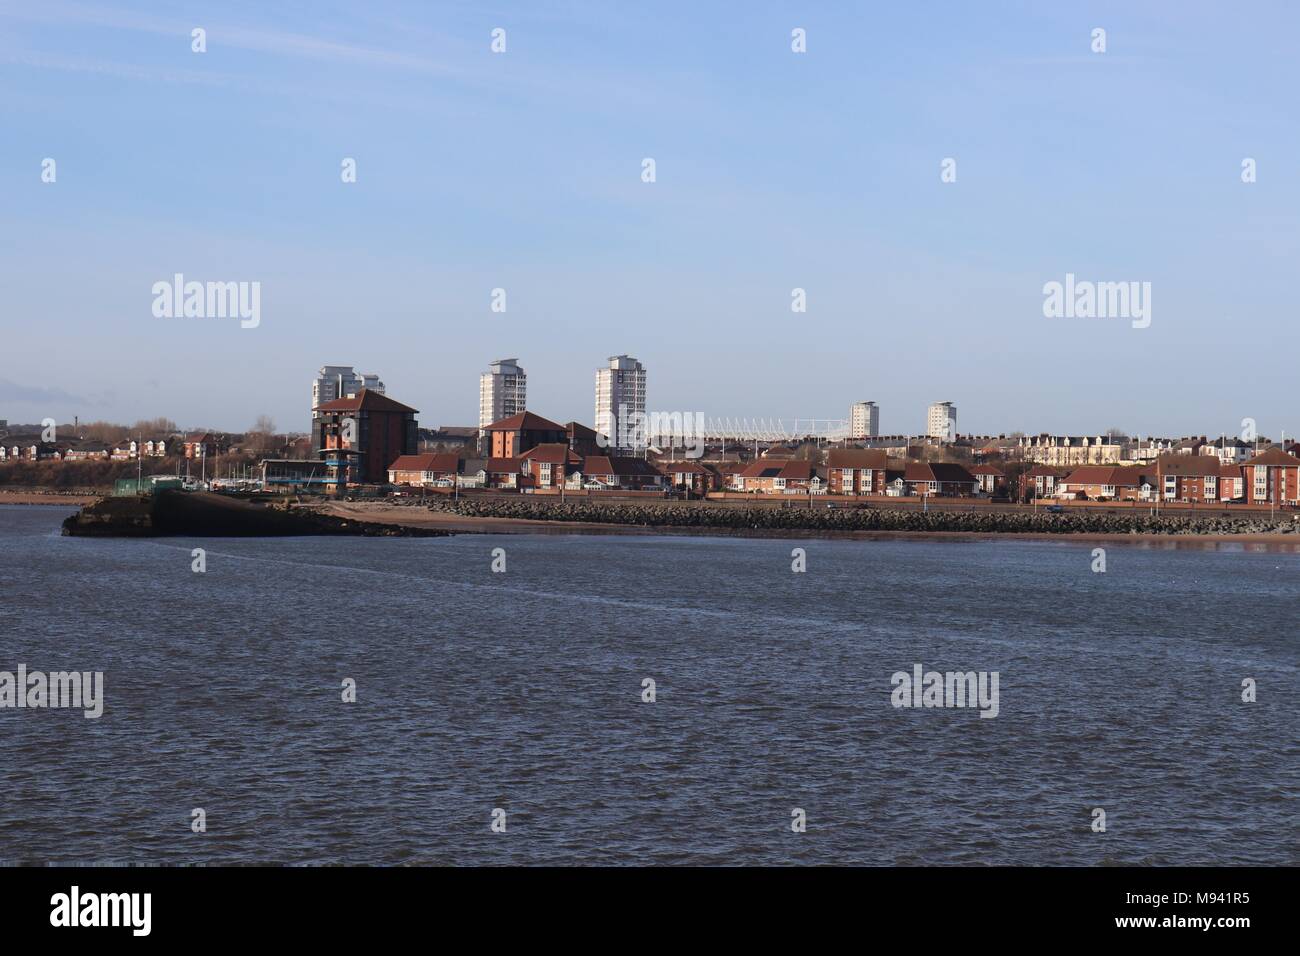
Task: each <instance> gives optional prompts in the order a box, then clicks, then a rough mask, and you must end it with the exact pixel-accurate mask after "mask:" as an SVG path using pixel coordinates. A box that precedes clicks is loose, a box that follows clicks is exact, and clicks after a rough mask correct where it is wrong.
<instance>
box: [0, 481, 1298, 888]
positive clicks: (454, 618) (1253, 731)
mask: <svg viewBox="0 0 1300 956" xmlns="http://www.w3.org/2000/svg"><path fill="white" fill-rule="evenodd" d="M65 513H66V512H65V510H64V509H62V508H51V507H39V508H38V507H14V506H5V507H0V582H2V590H3V608H2V609H0V670H9V671H13V670H14V669H16V667H17V665H18V664H19V663H25V664H27V665H28V667H29V669H32V670H47V671H48V670H63V669H79V670H102V671H104V672H105V686H106V698H107V702H106V705H105V712H104V716H103V717H101V718H100V719H98V720H87V719H85V718H84V717H83V716H82V715H81V712H80V711H66V710H0V731H2V732H3V739H4V744H5V748H4V788H3V797H0V861H7V862H10V863H38V864H44V863H107V862H137V863H210V864H216V863H310V864H317V863H337V862H343V863H376V864H436V863H455V864H503V863H511V864H543V863H555V864H577V863H603V864H621V863H692V864H739V863H748V864H773V863H840V864H894V863H906V864H921V863H939V864H969V863H990V864H1006V863H1028V864H1073V865H1091V864H1099V863H1137V864H1214V863H1228V864H1237V863H1289V864H1293V865H1294V864H1296V863H1297V862H1300V841H1298V838H1297V827H1296V823H1297V817H1296V795H1297V778H1298V776H1300V759H1298V758H1300V744H1298V738H1300V734H1298V733H1297V730H1298V729H1300V721H1298V720H1297V701H1300V693H1298V691H1300V675H1298V669H1297V637H1296V626H1295V621H1296V612H1297V609H1298V608H1300V600H1298V594H1297V582H1298V581H1300V554H1297V553H1296V552H1295V551H1293V550H1290V551H1287V550H1271V551H1270V550H1266V549H1261V548H1256V549H1253V550H1252V549H1250V548H1248V547H1243V546H1239V545H1230V546H1226V547H1220V548H1218V549H1213V548H1199V547H1198V548H1187V547H1179V548H1174V547H1172V546H1164V545H1160V546H1154V547H1135V546H1118V545H1117V546H1113V547H1110V548H1108V553H1107V572H1106V573H1105V574H1094V573H1092V571H1091V570H1090V566H1091V564H1092V560H1093V559H1092V554H1091V549H1092V547H1093V546H1094V545H1092V544H1088V545H1083V544H1070V543H1065V542H1023V541H1011V540H1007V541H990V542H934V541H877V542H866V541H823V540H815V539H814V540H799V541H781V540H746V539H726V538H723V539H718V538H700V537H617V538H604V537H587V536H554V537H552V536H546V537H528V536H497V535H493V536H470V535H466V536H460V537H455V538H448V539H409V540H403V539H355V538H302V539H275V540H233V539H232V540H225V539H205V540H194V541H190V540H181V539H164V540H157V541H139V540H90V539H70V538H62V537H59V536H58V533H57V528H58V522H59V520H61V518H62V517H63V516H64V514H65ZM193 547H203V548H206V549H207V572H206V573H205V574H196V573H193V572H192V571H191V569H190V568H191V561H192V558H191V554H190V551H191V548H193ZM498 547H500V548H504V549H505V550H506V561H507V570H506V573H504V574H494V573H492V572H491V570H490V565H491V560H492V556H491V551H492V549H493V548H498ZM793 547H802V548H804V549H806V551H807V562H808V570H807V573H804V574H795V573H792V572H791V570H790V565H791V556H790V552H791V549H792V548H793ZM914 663H921V664H923V665H925V667H926V668H927V669H931V668H933V669H936V670H963V671H965V670H977V671H978V670H986V671H993V670H996V671H998V672H999V674H1000V702H999V706H1000V713H999V715H998V717H997V718H995V719H980V718H979V716H978V712H977V711H975V710H956V709H929V710H907V709H895V708H893V707H892V706H891V705H890V691H891V689H892V687H891V684H890V676H891V675H892V674H893V673H894V672H895V671H898V670H904V671H910V670H911V667H912V665H913V664H914ZM348 677H350V678H353V679H355V680H356V682H357V696H358V700H357V702H356V703H355V704H345V703H343V702H342V701H341V689H340V685H341V682H342V681H343V679H344V678H348ZM646 677H651V678H653V679H654V680H655V681H656V683H657V695H658V700H657V702H655V703H653V704H649V703H643V702H642V701H641V691H642V684H641V682H642V679H643V678H646ZM1246 677H1251V678H1254V679H1255V680H1256V681H1257V682H1258V695H1259V700H1258V702H1257V703H1254V704H1247V703H1243V702H1242V701H1241V699H1240V694H1241V681H1242V679H1243V678H1246ZM197 807H201V808H203V809H204V810H205V811H206V815H207V827H208V829H207V832H206V833H201V834H196V833H193V832H191V830H190V821H191V811H192V810H193V809H194V808H197ZM497 807H500V808H503V809H504V810H505V811H506V813H507V816H506V822H507V829H506V833H504V834H496V833H493V832H491V830H490V829H489V823H490V820H491V816H490V815H491V812H492V810H493V808H497ZM794 807H800V808H803V809H804V810H805V811H806V812H807V818H808V830H807V832H806V833H802V834H798V833H793V832H791V829H790V822H791V810H792V808H794ZM1095 807H1101V808H1103V809H1104V810H1105V811H1106V814H1107V832H1105V833H1094V832H1092V831H1091V829H1090V823H1091V821H1092V815H1091V812H1092V810H1093V808H1095Z"/></svg>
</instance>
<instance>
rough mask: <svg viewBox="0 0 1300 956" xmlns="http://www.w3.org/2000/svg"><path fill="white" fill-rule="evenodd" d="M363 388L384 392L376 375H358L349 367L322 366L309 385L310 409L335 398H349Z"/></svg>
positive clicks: (381, 383) (382, 384)
mask: <svg viewBox="0 0 1300 956" xmlns="http://www.w3.org/2000/svg"><path fill="white" fill-rule="evenodd" d="M363 388H365V389H369V390H370V391H372V392H379V393H380V394H381V395H382V394H383V392H384V383H383V382H381V381H380V380H379V376H378V375H370V374H362V375H358V374H357V373H356V370H355V369H354V368H353V367H352V366H351V365H322V366H321V370H320V371H319V372H318V373H317V374H316V378H315V379H314V380H313V381H312V383H311V407H312V408H316V407H317V406H319V405H323V404H325V403H326V402H332V401H334V399H336V398H349V397H350V396H353V395H355V394H357V392H359V391H361V390H362V389H363Z"/></svg>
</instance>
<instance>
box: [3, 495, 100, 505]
mask: <svg viewBox="0 0 1300 956" xmlns="http://www.w3.org/2000/svg"><path fill="white" fill-rule="evenodd" d="M108 495H109V492H104V493H103V494H102V495H97V494H81V493H77V492H73V493H69V494H59V493H58V492H54V491H0V505H67V506H68V507H70V508H81V507H84V506H86V505H93V504H94V503H95V502H96V501H99V500H100V499H101V498H106V497H108Z"/></svg>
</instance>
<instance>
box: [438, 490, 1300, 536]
mask: <svg viewBox="0 0 1300 956" xmlns="http://www.w3.org/2000/svg"><path fill="white" fill-rule="evenodd" d="M428 507H429V508H430V509H431V510H435V511H446V512H450V513H452V514H457V515H461V516H464V517H483V518H526V519H530V520H533V521H556V522H566V521H570V522H591V523H599V524H618V525H637V526H641V527H678V528H718V529H736V530H750V531H881V532H891V531H939V532H966V533H973V534H1015V533H1019V534H1162V535H1193V534H1194V535H1215V534H1296V535H1297V536H1298V537H1300V522H1297V521H1295V520H1294V519H1293V518H1292V517H1291V516H1290V515H1286V516H1282V517H1278V518H1275V519H1273V520H1269V519H1268V518H1267V517H1261V516H1258V515H1232V516H1199V515H1161V516H1160V517H1154V516H1152V515H1149V514H1143V513H1139V514H1099V513H1097V512H1084V511H1080V512H1066V513H1063V514H1052V513H1049V512H1045V511H1039V512H1023V511H1021V512H1017V511H1004V512H1000V511H943V510H940V508H938V507H936V508H934V509H932V510H930V511H928V512H924V511H903V510H897V509H890V508H853V509H850V508H773V507H743V508H736V507H711V506H707V505H674V504H663V505H652V504H603V503H599V502H595V503H593V502H577V503H569V502H565V503H563V504H561V503H560V502H553V501H535V500H532V501H530V500H527V499H522V498H521V499H519V500H517V501H516V500H500V499H493V500H474V499H467V498H462V499H460V500H459V501H451V500H439V501H435V502H433V503H431V504H429V506H428Z"/></svg>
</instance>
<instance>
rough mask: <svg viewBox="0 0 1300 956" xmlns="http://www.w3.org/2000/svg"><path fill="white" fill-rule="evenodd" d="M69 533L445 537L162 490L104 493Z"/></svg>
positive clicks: (69, 525) (67, 525) (68, 525)
mask: <svg viewBox="0 0 1300 956" xmlns="http://www.w3.org/2000/svg"><path fill="white" fill-rule="evenodd" d="M63 533H64V534H67V535H82V536H97V537H158V536H164V535H186V536H191V537H287V536H292V535H325V534H343V535H365V536H376V537H444V536H446V535H447V534H448V533H449V532H446V531H442V530H438V529H433V528H405V527H401V526H400V525H392V524H380V523H377V522H368V521H352V520H349V519H347V518H339V517H336V516H334V515H325V514H320V513H318V512H315V511H309V510H305V509H289V508H284V507H280V506H278V505H269V504H261V503H256V502H250V501H244V500H241V499H238V498H228V497H226V496H224V495H215V494H209V493H206V492H183V491H160V492H158V493H156V494H154V495H148V496H145V497H139V498H103V499H101V500H100V501H97V502H95V504H93V505H87V506H86V507H85V508H82V509H81V511H79V512H78V513H77V514H75V515H72V516H71V517H69V518H68V519H66V520H65V521H64V522H63Z"/></svg>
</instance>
